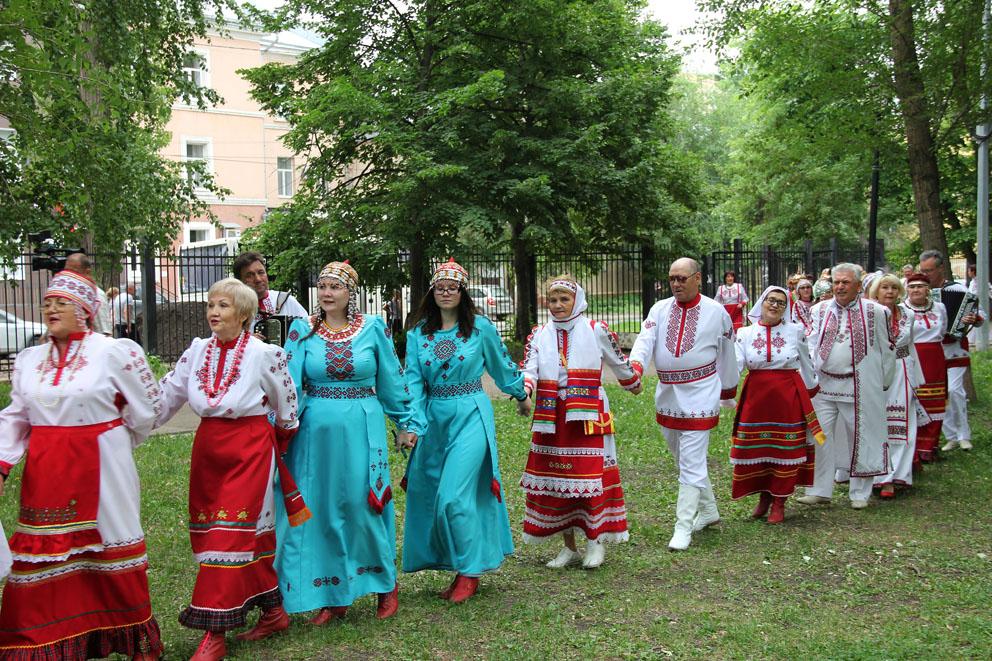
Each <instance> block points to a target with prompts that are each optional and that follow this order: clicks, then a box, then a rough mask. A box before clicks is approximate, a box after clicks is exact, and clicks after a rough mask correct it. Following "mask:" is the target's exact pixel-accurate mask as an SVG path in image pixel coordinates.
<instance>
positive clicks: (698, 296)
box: [675, 294, 703, 310]
mask: <svg viewBox="0 0 992 661" xmlns="http://www.w3.org/2000/svg"><path fill="white" fill-rule="evenodd" d="M701 300H703V295H702V294H696V298H694V299H692V300H691V301H689V302H688V303H683V302H682V301H680V300H678V299H675V304H676V305H677V306H679V307H680V308H682V309H683V310H688V309H689V308H694V307H696V306H697V305H699V302H700V301H701Z"/></svg>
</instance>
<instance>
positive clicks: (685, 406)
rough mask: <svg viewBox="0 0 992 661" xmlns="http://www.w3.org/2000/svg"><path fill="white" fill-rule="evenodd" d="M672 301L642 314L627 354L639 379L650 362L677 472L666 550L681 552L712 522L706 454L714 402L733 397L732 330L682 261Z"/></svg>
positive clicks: (692, 267)
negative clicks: (672, 528)
mask: <svg viewBox="0 0 992 661" xmlns="http://www.w3.org/2000/svg"><path fill="white" fill-rule="evenodd" d="M668 281H669V284H670V286H671V289H672V297H671V298H666V299H664V300H661V301H658V302H657V303H655V304H654V306H652V308H651V311H650V312H648V316H647V319H645V320H644V323H643V324H642V325H641V332H640V334H638V336H637V341H635V342H634V348H633V349H632V350H631V352H630V362H631V366H632V367H633V368H634V369H635V370H636V371H637V372H638V373H640V374H643V372H644V369H645V367H647V365H648V364H649V362H651V361H653V362H654V366H655V369H656V370H657V372H658V386H657V388H656V389H655V409H656V411H657V420H658V424H659V425H661V432H662V435H663V436H664V437H665V441H666V442H667V444H668V449H669V450H670V451H671V453H672V456H673V457H674V458H675V463H676V465H677V467H678V471H679V496H678V502H677V505H676V510H675V513H676V523H675V532H674V534H673V535H672V539H671V541H669V542H668V548H669V549H671V550H673V551H681V550H684V549H686V548H688V546H689V544H690V543H691V541H692V533H693V532H694V531H699V530H702V529H703V528H705V527H707V526H709V525H712V524H714V523H716V522H717V521H719V520H720V513H719V511H718V510H717V506H716V498H715V497H714V495H713V485H712V484H711V483H710V478H709V470H708V468H707V465H706V454H707V450H708V448H709V442H710V430H711V429H713V428H714V427H716V425H717V423H719V422H720V402H721V400H732V398H733V397H734V394H735V392H736V390H737V380H738V378H739V373H738V371H737V357H736V353H735V351H734V342H733V337H734V327H733V323H732V322H731V320H730V315H729V314H728V313H727V311H726V310H725V309H724V307H723V306H722V305H720V304H719V303H717V302H716V301H714V300H713V299H711V298H708V297H706V296H703V295H702V294H701V293H700V292H699V287H700V284H701V282H702V276H701V274H700V272H699V264H698V263H697V262H696V261H695V260H693V259H689V258H688V257H683V258H681V259H677V260H675V262H674V263H673V264H672V266H671V268H670V269H669V271H668Z"/></svg>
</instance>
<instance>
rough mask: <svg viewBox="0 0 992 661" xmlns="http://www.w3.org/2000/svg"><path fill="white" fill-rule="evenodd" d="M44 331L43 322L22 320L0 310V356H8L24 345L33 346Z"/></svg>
mask: <svg viewBox="0 0 992 661" xmlns="http://www.w3.org/2000/svg"><path fill="white" fill-rule="evenodd" d="M44 333H45V326H44V325H43V324H39V323H37V322H34V321H24V320H23V319H21V318H20V317H15V316H14V315H12V314H10V313H9V312H4V311H3V310H0V356H10V355H11V354H15V353H17V352H18V351H20V350H21V349H24V348H25V347H31V346H34V345H35V344H37V343H38V339H39V338H40V337H41V336H42V335H44Z"/></svg>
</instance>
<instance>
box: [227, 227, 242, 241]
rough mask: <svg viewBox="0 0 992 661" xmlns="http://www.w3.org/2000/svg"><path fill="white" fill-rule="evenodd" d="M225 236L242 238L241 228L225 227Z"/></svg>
mask: <svg viewBox="0 0 992 661" xmlns="http://www.w3.org/2000/svg"><path fill="white" fill-rule="evenodd" d="M224 238H225V239H239V238H241V228H240V227H225V228H224Z"/></svg>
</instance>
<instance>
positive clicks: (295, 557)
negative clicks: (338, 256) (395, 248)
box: [276, 262, 419, 625]
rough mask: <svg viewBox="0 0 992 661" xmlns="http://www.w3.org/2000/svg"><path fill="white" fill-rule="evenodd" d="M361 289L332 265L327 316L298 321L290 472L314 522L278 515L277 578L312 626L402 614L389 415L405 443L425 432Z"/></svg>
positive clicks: (341, 266) (344, 267) (322, 289)
mask: <svg viewBox="0 0 992 661" xmlns="http://www.w3.org/2000/svg"><path fill="white" fill-rule="evenodd" d="M357 288H358V274H357V273H356V272H355V270H354V269H353V268H352V267H351V266H350V265H348V263H347V262H331V263H330V264H328V265H327V266H325V267H324V269H323V270H322V271H321V273H320V276H319V278H318V281H317V293H318V297H319V300H320V308H321V310H320V312H319V313H318V314H316V315H314V316H313V317H311V318H310V319H309V320H305V319H297V320H296V321H294V322H293V324H292V326H290V330H289V333H288V338H287V342H286V345H285V349H286V352H287V353H288V354H289V372H290V375H291V376H292V377H293V381H294V382H295V383H296V387H297V392H298V394H299V400H300V401H301V406H300V413H299V417H300V431H299V432H298V434H297V435H296V437H295V438H294V439H293V440H292V442H291V444H290V446H289V448H288V451H287V454H286V463H287V464H288V465H289V466H291V467H292V471H293V474H294V475H295V476H296V478H297V479H296V481H297V485H298V487H299V489H300V492H301V493H303V494H306V498H307V504H308V506H309V508H310V511H311V512H312V514H313V518H312V519H311V520H310V521H308V522H307V523H306V524H305V525H303V526H299V527H295V528H294V527H290V525H289V522H288V520H287V517H286V512H285V509H284V508H283V507H281V506H277V512H276V538H277V540H278V551H277V552H276V571H277V572H278V574H279V587H280V589H281V591H282V594H283V599H284V601H283V605H284V607H285V608H286V610H287V611H289V612H290V613H301V612H304V611H312V610H317V609H319V610H320V612H319V613H317V615H316V616H315V617H313V618H312V619H311V620H310V621H311V622H312V623H313V624H316V625H322V624H326V623H327V622H329V621H331V620H333V619H335V618H339V617H343V616H344V614H345V612H346V611H347V609H348V607H349V606H350V605H351V604H352V603H354V601H355V600H356V599H358V598H359V597H362V596H363V595H366V594H372V593H375V594H377V595H378V600H379V601H378V609H377V611H376V617H379V618H387V617H390V616H391V615H393V614H394V613H395V612H396V610H397V608H398V602H397V584H396V529H395V520H394V514H393V503H392V491H391V489H390V485H389V453H388V445H387V442H386V425H385V420H384V418H383V413H385V414H386V415H388V416H389V417H390V418H391V419H392V420H393V421H394V422H396V424H397V426H398V427H399V428H400V430H401V436H402V438H403V439H406V437H407V433H408V430H410V431H413V432H417V431H419V430H418V428H417V427H416V423H415V421H414V420H413V415H412V412H411V409H410V393H409V390H407V386H406V381H405V380H404V377H403V369H402V367H401V366H400V363H399V359H398V358H397V357H396V353H395V351H394V349H393V343H392V341H391V340H390V338H389V337H388V336H387V335H386V327H385V324H384V323H383V321H382V319H379V318H378V317H365V316H363V315H362V314H361V313H360V312H358V310H357V306H356V305H355V301H356V290H357ZM414 438H415V435H414ZM284 450H285V449H284Z"/></svg>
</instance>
